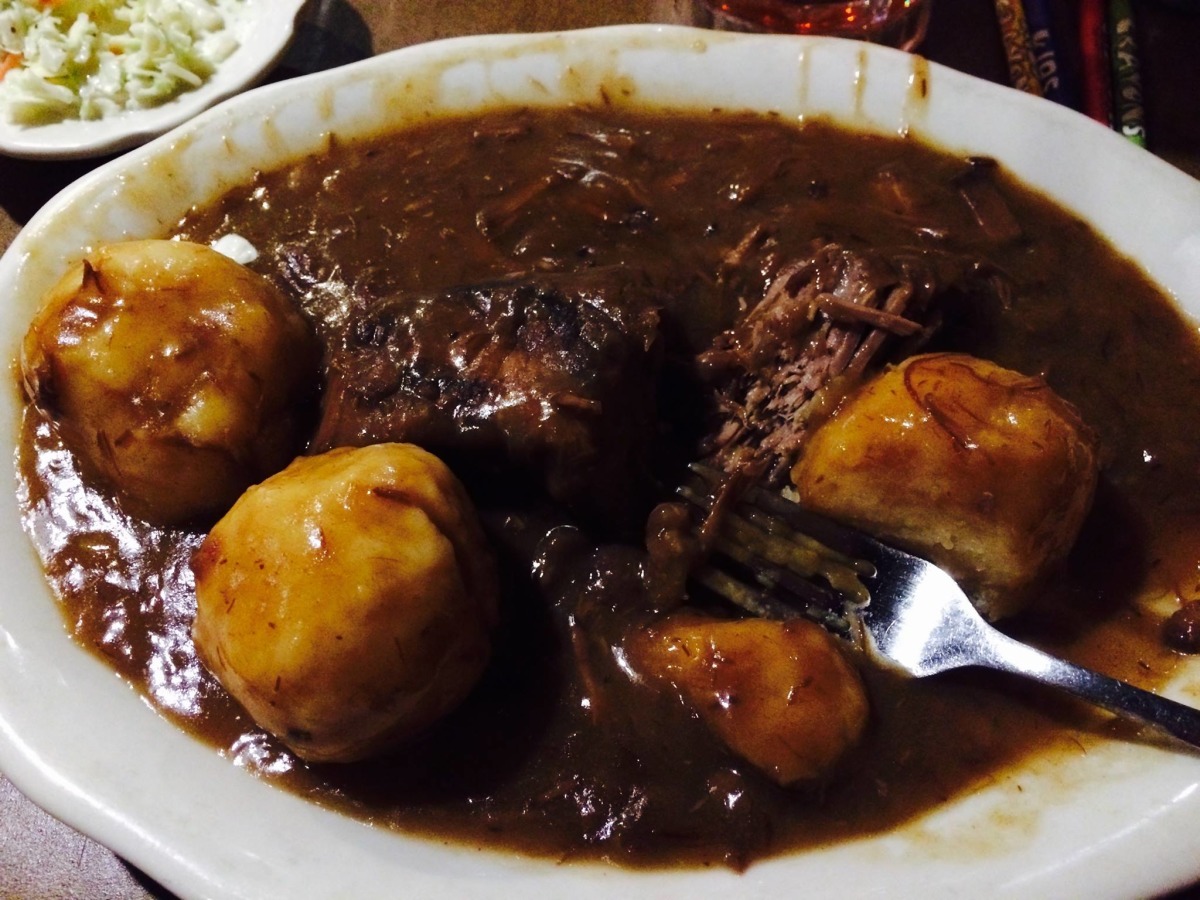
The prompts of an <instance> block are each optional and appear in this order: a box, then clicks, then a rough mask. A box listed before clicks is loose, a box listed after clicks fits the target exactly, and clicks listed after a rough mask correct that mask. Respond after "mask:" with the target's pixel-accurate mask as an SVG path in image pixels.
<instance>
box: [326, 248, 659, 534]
mask: <svg viewBox="0 0 1200 900" xmlns="http://www.w3.org/2000/svg"><path fill="white" fill-rule="evenodd" d="M660 306H661V302H660V299H659V296H658V294H657V292H656V291H655V290H654V288H653V287H652V286H651V285H650V283H649V282H648V280H647V279H646V278H645V277H644V276H642V275H641V274H639V273H638V272H637V271H635V270H625V269H617V268H608V269H603V270H593V271H587V272H583V273H580V274H571V275H544V276H539V277H538V278H536V279H532V280H512V281H500V282H493V283H489V284H482V285H477V286H471V287H462V288H452V289H450V290H447V291H443V292H433V293H421V294H413V295H402V296H397V297H393V298H391V299H389V300H385V301H383V302H381V303H379V304H378V305H375V306H372V307H371V308H370V309H369V310H368V311H365V312H363V313H361V314H358V315H355V316H352V317H351V318H350V320H349V322H348V324H347V325H346V327H345V328H344V330H343V331H342V333H341V335H340V336H339V337H338V338H337V339H336V340H335V341H334V344H333V346H332V347H331V349H330V351H329V360H328V373H329V376H328V377H329V381H328V387H327V391H326V396H325V401H324V406H323V414H322V418H321V422H320V426H319V428H318V430H317V435H316V438H315V441H314V447H315V449H316V450H318V451H320V450H326V449H329V448H331V447H337V446H345V445H354V446H361V445H364V444H372V443H378V442H380V441H406V442H410V443H415V444H418V445H420V446H422V447H425V448H427V449H429V450H431V451H432V452H435V453H438V454H439V455H442V456H444V457H445V458H446V459H447V460H450V461H452V462H453V463H454V464H456V465H457V466H459V467H461V468H462V470H463V471H465V472H467V473H475V474H476V476H478V475H479V474H480V473H490V472H496V471H500V470H502V469H504V468H505V467H506V466H511V465H513V464H515V465H516V466H518V467H519V468H520V469H522V470H524V471H526V472H535V473H540V477H541V478H542V479H543V482H544V486H545V489H546V491H547V492H548V494H549V495H550V496H551V497H552V498H554V499H555V500H558V501H560V502H563V503H565V504H567V505H569V506H572V507H574V508H576V509H577V510H579V511H582V512H583V513H585V514H592V515H594V516H596V517H599V514H604V515H605V516H607V517H611V516H614V515H615V516H616V517H617V518H619V519H624V518H626V516H627V514H628V512H629V510H630V509H632V508H633V504H632V503H631V502H630V500H629V497H630V496H631V493H630V492H628V491H627V490H626V488H627V486H630V485H633V486H637V485H643V486H644V485H646V484H647V478H648V475H647V468H648V467H647V452H648V448H649V447H650V446H651V442H652V441H653V436H654V432H655V421H656V411H655V405H656V404H655V393H656V391H655V384H656V380H657V371H658V367H659V358H660V345H659V308H660ZM476 480H477V481H478V480H481V479H479V478H478V477H477V479H476ZM636 493H637V491H636V488H635V490H634V491H633V492H632V494H634V495H636Z"/></svg>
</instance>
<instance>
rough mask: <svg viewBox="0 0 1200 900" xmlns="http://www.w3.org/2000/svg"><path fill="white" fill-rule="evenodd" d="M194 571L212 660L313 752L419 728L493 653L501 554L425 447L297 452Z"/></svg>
mask: <svg viewBox="0 0 1200 900" xmlns="http://www.w3.org/2000/svg"><path fill="white" fill-rule="evenodd" d="M192 567H193V570H194V573H195V577H196V599H197V610H196V620H195V623H194V625H193V629H192V634H193V637H194V638H195V642H196V650H197V652H198V654H199V656H200V658H201V660H202V661H203V662H204V664H205V665H206V666H207V667H208V668H209V670H210V671H212V673H213V674H214V675H215V676H216V677H217V678H218V679H219V680H220V681H221V683H222V684H223V685H224V686H225V688H226V690H228V691H229V693H230V694H231V695H233V697H234V698H235V699H237V700H238V701H239V702H240V703H241V704H242V706H244V707H245V708H246V710H247V711H248V712H249V713H250V715H251V716H252V717H253V718H254V720H255V721H256V722H257V723H258V724H259V725H260V726H262V727H263V728H264V729H266V730H267V731H269V732H271V733H272V734H274V735H276V736H278V737H279V738H280V739H281V740H282V741H283V742H284V743H285V744H287V745H288V746H289V747H290V748H292V750H294V751H295V752H296V754H297V755H299V756H301V757H303V758H305V759H309V760H314V761H338V762H342V761H351V760H356V759H361V758H364V757H367V756H371V755H374V754H378V753H380V752H383V751H385V750H387V749H389V748H391V747H392V746H394V745H396V744H397V743H399V742H401V741H403V740H405V739H407V738H409V737H412V736H413V735H415V734H417V733H419V732H421V731H422V730H424V729H425V728H427V727H428V726H430V725H431V724H432V723H433V722H435V721H436V720H437V719H439V718H440V717H442V716H444V715H445V714H446V713H448V712H449V711H451V710H452V709H454V708H455V707H456V706H457V705H458V704H459V703H460V702H461V701H462V700H463V699H464V698H465V697H466V696H467V694H468V693H469V692H470V691H471V689H472V687H473V686H474V685H475V682H476V681H477V680H478V678H479V676H480V675H481V674H482V672H483V671H484V668H485V667H486V665H487V663H488V659H489V656H490V653H491V633H492V630H493V628H494V626H495V624H496V619H497V602H498V601H497V590H498V588H497V583H496V573H495V569H494V563H493V558H492V554H491V551H490V549H489V547H488V546H487V543H486V541H485V538H484V535H483V532H482V530H481V528H480V525H479V523H478V520H477V518H476V514H475V511H474V508H473V506H472V504H471V501H470V499H469V498H468V497H467V495H466V492H465V491H464V489H463V488H462V486H461V485H460V484H459V482H458V480H457V479H456V478H455V476H454V475H453V473H451V472H450V470H449V469H448V468H446V466H445V465H444V464H443V463H442V462H441V461H440V460H439V459H438V458H437V457H435V456H433V455H432V454H430V453H427V452H426V451H424V450H422V449H420V448H418V447H416V446H414V445H411V444H376V445H373V446H369V447H362V448H355V449H349V448H345V449H338V450H331V451H329V452H327V453H324V454H321V455H319V456H310V457H301V458H300V459H297V460H296V461H295V462H293V463H292V465H290V466H289V467H288V468H286V469H284V470H283V471H282V472H280V473H279V474H277V475H275V476H273V477H271V478H269V479H267V480H266V481H264V482H263V483H262V484H259V485H256V486H254V487H252V488H250V489H249V490H248V491H247V492H246V493H245V494H244V495H243V496H242V498H241V499H240V500H238V502H237V503H236V504H235V505H234V506H233V508H232V509H231V510H230V511H229V512H228V514H226V515H225V517H224V518H222V519H221V520H220V521H219V522H218V523H217V524H216V525H215V526H214V527H213V529H212V531H211V532H210V533H209V535H208V536H207V538H206V539H205V540H204V542H203V544H201V546H200V547H199V549H198V550H197V551H196V553H195V555H194V557H193V561H192Z"/></svg>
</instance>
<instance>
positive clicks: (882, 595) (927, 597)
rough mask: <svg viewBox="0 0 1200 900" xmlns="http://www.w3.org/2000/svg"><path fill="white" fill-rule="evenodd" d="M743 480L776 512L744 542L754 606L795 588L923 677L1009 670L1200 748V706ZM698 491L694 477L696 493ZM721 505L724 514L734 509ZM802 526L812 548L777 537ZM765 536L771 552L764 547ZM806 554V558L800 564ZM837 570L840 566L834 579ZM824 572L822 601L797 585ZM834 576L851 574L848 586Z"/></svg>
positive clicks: (878, 657)
mask: <svg viewBox="0 0 1200 900" xmlns="http://www.w3.org/2000/svg"><path fill="white" fill-rule="evenodd" d="M692 469H693V472H695V473H696V474H697V475H699V476H700V478H701V479H702V482H701V485H702V486H703V485H707V486H708V489H709V491H710V499H709V501H708V502H707V503H703V502H702V503H701V504H700V506H701V509H703V510H705V511H706V513H707V512H708V511H711V510H712V509H713V508H715V507H719V506H721V505H722V504H721V503H719V502H718V501H717V500H715V499H712V496H713V495H712V492H715V491H721V490H723V486H725V485H726V484H727V481H726V479H725V476H724V475H723V474H722V473H720V472H717V471H716V470H714V469H711V468H709V467H706V466H693V467H692ZM734 490H736V491H738V497H739V498H740V499H743V500H744V501H745V502H746V503H749V504H751V505H753V507H755V508H757V509H759V510H761V511H764V512H765V514H766V516H767V518H768V520H769V521H767V522H765V523H764V521H763V520H762V519H761V518H760V517H757V516H754V515H751V516H748V517H746V518H747V520H756V521H753V525H754V527H756V528H761V527H763V526H764V525H765V526H766V531H767V532H768V533H769V536H770V537H771V538H772V540H770V541H762V542H757V543H756V544H755V545H754V546H752V547H750V548H747V547H746V546H738V547H737V552H738V553H740V554H741V557H740V560H741V565H742V567H743V573H749V575H750V576H751V577H752V578H753V579H754V580H756V581H757V582H758V584H759V586H760V587H761V588H762V591H759V592H755V595H754V599H755V603H757V604H759V605H758V607H757V608H755V606H754V604H753V603H752V604H751V605H749V606H747V608H748V609H750V611H751V612H755V613H756V614H758V615H762V614H769V608H768V607H767V606H764V605H762V604H764V603H774V604H776V605H778V603H779V598H781V597H782V598H787V600H788V602H789V603H792V602H795V603H796V605H797V608H799V609H800V611H801V613H802V614H803V615H807V616H809V617H810V618H814V619H816V620H817V621H818V622H821V623H822V624H827V625H831V626H838V627H832V629H831V630H834V631H838V632H839V633H842V634H843V635H845V636H851V637H854V636H857V638H858V640H859V642H860V644H861V645H862V646H863V647H864V649H866V650H867V652H868V653H869V655H870V656H871V657H872V658H873V659H874V660H875V662H876V663H877V664H881V665H885V666H887V667H888V668H891V669H893V670H895V671H898V672H902V673H905V674H908V675H912V676H916V677H918V678H919V677H924V676H926V675H934V674H936V673H938V672H945V671H947V670H950V669H957V668H961V667H963V666H984V667H987V668H991V669H996V670H999V671H1003V672H1009V673H1011V674H1014V675H1020V676H1023V677H1025V678H1030V679H1033V680H1035V681H1039V682H1041V683H1043V684H1047V685H1051V686H1053V687H1056V688H1060V689H1062V690H1065V691H1068V692H1069V693H1072V694H1074V695H1076V696H1077V697H1081V698H1083V699H1084V700H1087V701H1089V702H1091V703H1094V704H1096V705H1098V706H1101V707H1103V708H1105V709H1107V710H1109V711H1111V712H1113V713H1116V714H1118V715H1121V716H1124V717H1126V718H1129V719H1132V720H1134V721H1137V722H1141V723H1143V724H1145V725H1149V726H1151V727H1153V728H1155V729H1156V730H1158V731H1160V732H1163V733H1165V734H1167V735H1169V736H1171V737H1173V738H1175V739H1177V740H1180V741H1183V742H1184V743H1186V744H1187V745H1189V747H1190V748H1192V749H1197V748H1200V710H1197V709H1195V708H1193V707H1190V706H1187V705H1185V704H1182V703H1178V702H1176V701H1174V700H1170V699H1168V698H1166V697H1161V696H1159V695H1157V694H1154V693H1151V692H1150V691H1146V690H1143V689H1142V688H1139V687H1135V686H1134V685H1131V684H1128V683H1126V682H1123V681H1119V680H1117V679H1115V678H1111V677H1109V676H1107V675H1103V674H1101V673H1099V672H1093V671H1091V670H1089V669H1085V668H1083V667H1081V666H1077V665H1074V664H1073V663H1070V662H1067V661H1065V660H1062V659H1058V658H1056V657H1054V656H1051V655H1049V654H1047V653H1043V652H1042V651H1041V650H1038V649H1036V648H1034V647H1030V646H1027V645H1026V644H1022V643H1020V642H1019V641H1016V640H1014V639H1012V638H1010V637H1008V636H1007V635H1005V634H1003V633H1001V632H1000V631H997V630H996V629H995V628H993V627H992V626H991V625H989V624H988V623H987V622H985V621H984V619H983V617H982V616H981V615H980V614H979V612H978V611H977V610H976V609H975V607H974V605H973V604H972V603H971V601H970V598H969V597H967V595H966V594H965V593H964V592H963V591H962V589H960V588H959V586H958V585H957V584H956V583H955V581H954V579H953V578H951V577H950V575H949V574H947V573H946V572H945V571H944V570H942V569H940V568H939V567H937V566H935V565H934V564H933V563H930V562H928V561H926V560H924V559H921V558H920V557H917V556H914V555H912V554H909V553H906V552H904V551H903V550H899V549H897V548H895V547H892V546H889V545H887V544H884V543H882V542H880V541H877V540H875V539H874V538H872V537H870V536H868V535H865V534H863V533H861V532H859V531H857V530H855V529H852V528H849V527H847V526H844V525H841V524H840V523H837V522H834V521H832V520H829V519H826V518H825V517H823V516H820V515H817V514H815V513H812V512H810V511H808V510H805V509H803V508H802V507H800V506H799V505H798V504H795V503H793V502H792V501H790V500H788V499H787V498H785V497H783V496H782V495H780V494H776V493H774V492H772V491H766V490H763V489H760V488H757V487H753V486H749V487H746V486H734ZM695 491H696V488H694V487H693V488H692V489H691V493H692V494H694V493H695ZM684 496H685V497H687V496H688V494H687V493H685V494H684ZM693 502H695V501H693ZM719 515H720V516H721V517H722V518H724V515H725V511H722V513H720V514H719ZM771 522H774V523H775V524H770V523H771ZM780 523H782V524H780ZM797 535H799V536H800V537H801V538H803V541H806V542H807V546H806V552H805V553H803V554H799V555H796V554H791V555H789V554H788V553H786V552H783V551H781V550H779V549H778V548H777V547H775V544H776V543H778V542H782V543H787V542H788V541H790V540H797V539H798V538H797ZM813 536H819V537H820V542H819V543H817V544H816V546H817V547H818V548H820V549H819V550H817V551H816V553H817V556H818V557H820V556H822V554H824V556H825V557H826V558H827V559H831V560H833V561H834V563H835V564H834V565H816V566H814V565H813V564H812V558H813V557H812V553H813V552H814V550H813V547H812V544H813V541H812V537H813ZM744 541H745V534H739V535H737V536H735V537H724V538H722V537H720V536H718V537H717V538H716V539H715V540H712V541H711V542H710V543H711V549H714V550H716V551H718V552H721V551H724V550H727V549H728V546H729V545H731V544H738V543H739V542H744ZM760 545H761V546H762V547H766V548H768V550H769V552H768V553H766V554H760V553H759V552H758V551H759V546H760ZM796 560H801V565H800V566H799V568H797V567H796ZM781 572H782V574H781ZM830 572H833V573H834V574H835V576H836V577H835V578H834V579H832V580H831V579H830V578H829V573H830ZM847 573H849V574H850V575H851V576H852V577H853V580H857V581H859V582H860V587H863V588H864V589H865V599H864V597H863V596H857V597H856V595H855V592H853V591H849V592H847V591H846V590H845V587H846V574H847ZM821 579H823V580H824V581H825V582H826V584H825V585H824V586H821V585H819V584H818V585H817V587H818V588H820V591H819V592H818V594H816V595H814V596H817V597H820V598H823V601H822V603H814V602H813V601H812V600H811V599H806V595H805V594H803V593H796V592H794V591H793V590H792V589H791V587H790V585H791V583H792V581H793V580H804V581H809V582H813V581H819V580H821ZM834 581H840V582H842V584H841V588H840V589H839V587H838V586H837V585H835V584H834V583H833V582H834ZM742 587H745V586H742ZM745 589H746V590H753V589H750V588H745ZM717 592H718V593H720V594H722V596H726V597H727V598H729V599H734V598H735V597H736V596H738V594H737V591H734V592H732V593H726V592H724V591H722V590H718V591H717ZM830 598H832V600H831V599H830ZM734 602H738V601H737V600H736V599H734ZM837 603H840V604H841V607H840V610H839V608H838V607H837V605H836V604H837ZM822 604H823V605H822ZM743 605H745V604H743ZM855 626H857V627H855Z"/></svg>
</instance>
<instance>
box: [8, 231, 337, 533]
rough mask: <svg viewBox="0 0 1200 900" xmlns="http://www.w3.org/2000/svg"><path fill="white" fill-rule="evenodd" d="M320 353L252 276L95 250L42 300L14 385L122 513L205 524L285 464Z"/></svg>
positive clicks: (209, 257)
mask: <svg viewBox="0 0 1200 900" xmlns="http://www.w3.org/2000/svg"><path fill="white" fill-rule="evenodd" d="M318 359H319V350H318V347H317V344H316V339H315V337H314V336H313V335H312V334H311V332H310V329H309V327H308V325H307V323H306V322H305V321H304V319H303V318H302V317H301V316H300V314H299V312H297V311H296V309H295V308H294V307H293V305H292V304H291V303H290V302H289V301H288V299H287V298H286V297H284V296H283V294H281V293H280V292H279V291H278V290H277V289H276V288H275V287H274V286H272V285H271V284H270V283H269V282H268V281H267V280H266V279H264V278H263V277H262V276H260V275H257V274H255V273H254V272H251V271H250V270H249V269H246V268H245V267H243V266H241V265H239V264H237V263H235V262H233V261H232V260H230V259H228V258H227V257H225V256H222V255H221V254H220V253H217V252H216V251H215V250H212V249H210V248H208V247H204V246H201V245H199V244H189V243H184V242H180V241H130V242H127V243H119V244H111V245H108V246H105V247H101V248H100V249H99V250H96V251H94V252H92V253H90V254H88V256H87V257H86V258H85V259H84V260H83V261H82V262H80V263H79V264H78V265H76V266H74V267H73V268H72V269H71V270H70V271H69V272H68V273H67V274H66V275H65V276H64V277H63V278H62V280H61V281H59V283H58V284H57V285H56V286H55V287H54V288H53V289H51V290H50V292H49V293H48V294H47V296H46V298H45V300H44V304H43V307H42V309H41V311H40V312H39V313H38V315H37V317H36V318H35V320H34V322H33V325H32V326H31V327H30V330H29V332H28V334H27V335H26V336H25V343H24V347H23V352H22V366H23V370H24V378H25V384H26V389H27V391H28V393H29V395H30V397H31V398H32V399H33V400H34V402H35V403H37V404H38V405H39V406H40V407H42V408H43V409H45V410H46V411H47V412H49V413H50V414H51V415H53V416H54V417H55V418H56V419H58V420H59V422H60V423H61V426H62V430H63V436H64V439H65V440H66V441H67V443H68V445H69V446H70V447H71V448H72V449H73V450H74V451H75V452H76V453H77V454H78V455H79V456H80V458H81V460H82V463H83V465H84V468H85V471H86V472H87V473H88V474H89V477H95V476H98V477H99V478H101V479H102V480H103V481H104V482H107V483H108V484H109V485H110V486H111V487H112V488H113V489H114V490H115V492H116V493H117V494H118V495H119V497H120V498H121V501H122V504H123V506H124V507H125V509H126V510H127V511H128V512H130V513H131V514H133V515H137V516H141V517H143V518H147V519H150V520H152V521H157V522H162V523H178V522H182V521H185V520H188V519H192V518H196V517H215V516H216V515H219V514H220V513H222V512H224V511H225V510H226V509H228V508H229V506H230V504H232V503H233V501H234V500H235V499H236V498H237V496H238V495H239V494H240V493H241V492H242V491H243V490H244V489H245V488H246V486H247V485H249V484H252V483H254V482H255V481H258V480H260V479H262V478H263V477H265V476H266V475H269V474H271V473H272V472H275V471H278V470H279V469H281V468H282V467H283V466H284V465H286V464H287V462H288V461H289V460H290V459H291V458H292V457H293V456H295V454H296V452H297V449H298V444H299V443H300V435H301V424H300V423H301V421H302V420H303V419H304V418H306V417H307V415H308V413H309V411H308V410H305V409H304V408H303V407H304V406H305V404H304V402H303V401H304V400H305V399H306V398H307V397H309V396H311V395H314V394H315V388H316V385H317V362H318Z"/></svg>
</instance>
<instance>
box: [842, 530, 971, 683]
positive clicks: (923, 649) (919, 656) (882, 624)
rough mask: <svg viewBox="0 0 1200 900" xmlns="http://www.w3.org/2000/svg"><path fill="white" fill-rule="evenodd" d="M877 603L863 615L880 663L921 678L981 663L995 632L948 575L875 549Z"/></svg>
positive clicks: (872, 588)
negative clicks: (992, 631)
mask: <svg viewBox="0 0 1200 900" xmlns="http://www.w3.org/2000/svg"><path fill="white" fill-rule="evenodd" d="M873 551H874V552H873V553H872V554H871V562H872V565H873V566H874V568H875V571H874V572H873V573H872V574H871V575H869V576H867V578H866V579H865V583H866V586H867V589H868V591H869V592H870V594H871V600H870V602H869V603H868V604H866V606H864V607H862V608H861V610H860V612H859V615H860V617H861V620H862V624H863V631H864V634H865V638H866V645H867V649H868V650H869V651H871V652H872V655H873V656H875V657H876V660H877V661H878V662H884V663H886V664H888V665H889V666H890V667H891V668H894V669H896V668H898V669H899V670H900V671H902V672H905V673H906V674H909V675H913V676H915V677H917V678H924V677H925V676H926V675H934V674H937V673H938V672H945V671H947V670H949V669H958V668H961V667H963V666H969V665H973V664H976V663H978V662H979V660H980V658H981V656H983V655H985V654H986V653H987V651H988V649H989V647H990V641H989V637H990V632H991V627H990V626H989V625H988V624H987V623H986V622H985V621H984V619H983V617H982V616H981V615H980V614H979V612H978V611H977V610H976V609H975V606H974V605H973V604H972V603H971V600H970V598H969V597H968V596H967V595H966V594H965V593H964V592H963V590H962V588H960V587H959V586H958V584H957V583H956V582H955V580H954V579H953V578H951V577H950V576H949V575H948V574H947V573H946V571H945V570H944V569H941V568H939V567H938V566H935V565H934V564H933V563H931V562H928V561H927V560H924V559H921V558H919V557H916V556H913V555H912V554H909V553H905V552H904V551H902V550H897V549H896V548H894V547H890V546H887V545H885V544H880V543H877V542H876V543H875V547H874V548H873Z"/></svg>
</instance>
